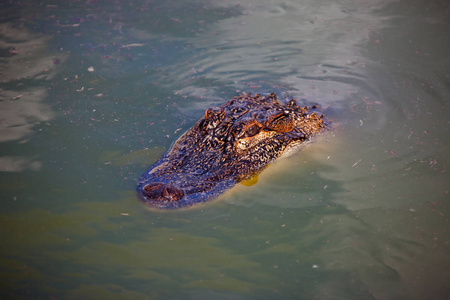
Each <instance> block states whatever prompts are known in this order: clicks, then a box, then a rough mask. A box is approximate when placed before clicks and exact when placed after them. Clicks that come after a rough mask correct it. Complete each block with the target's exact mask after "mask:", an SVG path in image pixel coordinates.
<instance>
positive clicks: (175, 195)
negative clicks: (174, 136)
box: [137, 94, 324, 208]
mask: <svg viewBox="0 0 450 300" xmlns="http://www.w3.org/2000/svg"><path fill="white" fill-rule="evenodd" d="M322 118H323V116H318V115H317V114H316V113H309V111H308V109H307V108H306V107H303V108H301V107H299V106H297V104H296V101H295V99H292V100H290V101H289V102H288V103H286V104H285V103H282V102H280V101H278V100H277V96H276V95H275V94H270V95H269V96H267V97H263V96H261V95H260V94H257V95H255V96H253V95H252V94H242V95H240V96H238V97H234V98H232V99H231V100H229V101H228V102H227V103H225V104H223V105H222V106H220V107H218V108H210V109H208V110H206V112H205V116H204V117H203V118H201V119H200V120H199V121H197V123H195V125H194V126H193V127H192V128H191V129H189V130H188V131H187V132H186V133H185V134H183V135H182V136H181V137H180V138H179V139H178V140H177V141H176V142H175V144H174V145H173V146H172V148H171V149H169V151H168V152H167V153H166V154H165V155H164V156H163V157H162V158H161V159H160V160H158V161H157V162H156V163H155V164H154V165H153V166H152V167H151V168H150V169H149V170H148V171H147V172H146V173H144V174H143V175H142V176H141V178H140V179H139V183H138V187H137V191H138V194H139V196H140V198H141V199H142V200H143V201H144V202H146V203H147V204H148V205H150V206H153V207H158V208H181V207H187V206H192V205H194V204H198V203H202V202H205V201H209V200H212V199H214V198H216V197H217V196H218V195H220V194H222V193H223V192H225V191H226V190H228V189H230V188H231V187H233V186H234V185H235V184H236V183H239V182H241V181H243V180H246V179H250V178H252V177H253V176H255V175H257V174H259V173H260V172H261V171H262V170H263V169H264V168H265V167H267V166H268V165H269V164H270V163H271V162H273V161H274V160H275V159H277V158H279V157H280V156H281V155H282V154H283V153H284V152H285V151H286V150H288V149H290V148H292V147H294V146H296V145H298V144H300V143H302V142H304V141H306V140H307V139H309V138H310V137H311V136H312V135H314V134H316V133H318V132H319V131H321V130H322V129H323V128H324V124H323V121H322Z"/></svg>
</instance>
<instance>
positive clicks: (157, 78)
mask: <svg viewBox="0 0 450 300" xmlns="http://www.w3.org/2000/svg"><path fill="white" fill-rule="evenodd" d="M0 9H1V10H2V11H3V12H8V17H1V18H0V19H1V22H2V23H1V24H0V55H1V58H2V59H1V61H0V64H1V78H2V82H1V83H0V88H1V91H0V97H1V101H0V143H1V144H0V145H1V146H0V172H1V173H0V188H1V199H2V202H1V206H0V208H1V209H0V225H1V226H0V228H1V229H0V235H1V238H2V241H3V244H2V246H1V247H0V257H1V259H0V264H1V270H2V271H1V275H0V276H1V280H0V295H1V296H0V297H2V298H19V299H20V298H33V299H35V298H51V297H53V298H69V299H70V298H74V299H79V298H81V297H83V298H95V299H98V298H107V297H108V298H118V297H128V298H150V299H199V298H200V299H202V298H207V299H209V298H214V299H222V298H232V299H274V298H290V299H312V298H316V299H330V298H335V299H446V298H448V296H449V294H448V291H449V290H450V287H449V283H448V278H449V276H450V274H449V271H448V270H450V260H449V254H448V253H450V252H449V250H450V249H449V241H448V237H449V233H448V216H449V208H450V207H449V203H448V198H449V197H448V189H449V186H448V182H450V178H449V176H448V173H447V170H446V167H447V164H448V154H449V136H450V135H449V130H448V128H449V127H448V116H449V106H448V101H447V100H448V99H449V96H450V84H449V73H448V70H449V61H448V53H447V52H448V51H447V49H448V46H449V40H448V36H450V35H449V33H450V26H449V21H448V20H450V18H449V14H450V6H449V4H448V3H446V2H445V1H434V2H432V3H429V2H422V1H413V2H411V1H393V0H392V1H388V0H380V1H371V2H367V3H366V2H364V1H363V2H361V1H351V0H348V1H340V2H339V3H337V2H335V1H327V0H323V1H302V2H301V3H298V2H289V1H288V2H286V1H248V2H247V3H245V4H244V3H239V2H234V1H227V2H220V3H214V2H212V1H207V2H205V1H196V0H193V1H181V2H177V3H171V2H164V1H126V2H125V1H123V2H122V1H115V2H114V3H111V2H109V1H71V2H67V3H59V2H58V3H56V4H52V3H34V2H31V1H30V2H24V3H23V4H16V5H13V4H9V3H8V4H2V6H0ZM11 11H14V13H11ZM3 15H5V14H2V16H3ZM14 16H15V17H14ZM240 91H247V92H262V93H269V92H277V94H279V95H281V97H284V96H288V95H289V96H293V97H296V98H297V99H298V102H299V103H305V104H310V103H319V104H320V106H321V109H322V111H323V113H324V114H325V115H326V116H327V117H328V119H329V121H330V123H331V126H330V130H329V131H327V132H325V133H324V134H322V135H321V136H319V137H318V138H317V139H315V140H314V141H313V142H312V143H309V144H308V145H307V146H306V147H304V148H303V149H302V150H301V151H300V152H299V153H297V154H295V155H293V156H291V157H288V158H286V159H284V160H281V161H278V162H275V163H274V164H272V165H271V166H270V167H269V168H268V169H267V170H265V171H264V172H263V173H262V174H261V175H260V176H259V182H258V183H257V184H255V185H252V186H244V185H239V186H237V187H236V188H234V189H232V190H230V191H229V192H227V193H226V194H224V195H222V196H221V197H220V198H219V199H218V200H217V201H214V202H211V203H208V204H206V205H203V206H200V207H197V208H193V209H188V210H182V211H174V212H159V211H154V210H149V209H147V208H146V207H144V206H143V204H142V203H140V202H139V200H138V199H137V197H136V195H135V192H134V189H135V186H136V180H137V178H138V177H139V176H140V174H141V173H142V171H143V170H145V169H147V168H148V166H149V165H150V164H152V163H153V162H155V161H156V160H157V159H158V158H159V157H160V156H161V154H162V153H164V152H165V150H166V149H167V148H168V147H169V146H170V145H171V143H173V142H174V141H175V140H176V139H177V137H179V136H180V135H181V134H182V132H183V131H185V130H187V129H188V128H189V127H190V126H192V124H194V122H195V121H196V120H197V119H198V118H199V117H200V116H201V115H202V114H203V113H204V110H205V109H206V108H208V107H210V106H215V105H219V104H222V103H224V102H225V101H226V100H228V99H229V98H230V97H232V96H235V95H236V94H237V93H239V92H240Z"/></svg>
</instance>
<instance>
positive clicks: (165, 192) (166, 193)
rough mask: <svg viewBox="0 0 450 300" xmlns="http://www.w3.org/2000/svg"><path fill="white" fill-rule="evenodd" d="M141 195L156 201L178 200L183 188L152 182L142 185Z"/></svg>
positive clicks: (182, 193)
mask: <svg viewBox="0 0 450 300" xmlns="http://www.w3.org/2000/svg"><path fill="white" fill-rule="evenodd" d="M142 193H143V195H144V196H145V197H146V198H148V199H151V200H153V201H156V202H164V201H178V200H181V198H183V196H184V192H183V190H181V189H179V188H177V187H174V186H173V185H171V184H166V183H161V182H152V183H149V184H146V185H144V186H143V187H142Z"/></svg>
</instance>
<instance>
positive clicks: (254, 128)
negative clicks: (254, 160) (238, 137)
mask: <svg viewBox="0 0 450 300" xmlns="http://www.w3.org/2000/svg"><path fill="white" fill-rule="evenodd" d="M259 130H260V128H259V126H258V125H256V124H253V125H251V126H249V127H248V128H247V129H246V130H245V136H246V137H252V136H255V135H257V134H258V133H259Z"/></svg>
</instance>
